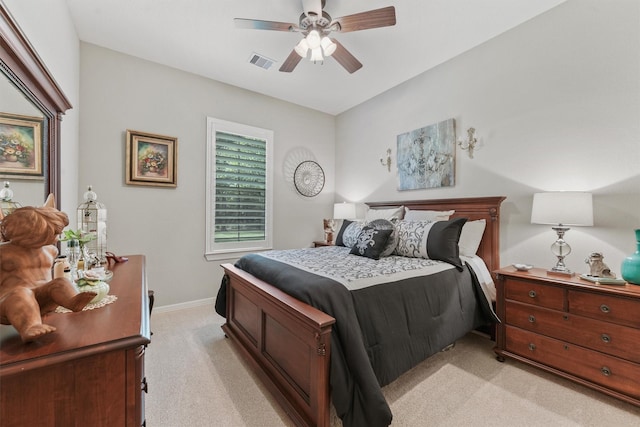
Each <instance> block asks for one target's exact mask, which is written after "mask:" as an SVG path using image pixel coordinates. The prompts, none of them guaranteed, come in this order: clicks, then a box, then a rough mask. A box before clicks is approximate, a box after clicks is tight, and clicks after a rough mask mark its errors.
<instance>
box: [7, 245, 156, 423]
mask: <svg viewBox="0 0 640 427" xmlns="http://www.w3.org/2000/svg"><path fill="white" fill-rule="evenodd" d="M128 258H129V261H127V262H124V263H119V264H115V265H113V264H111V265H110V266H109V268H110V269H112V270H113V273H114V274H113V278H112V279H111V281H110V283H109V284H110V287H111V290H110V292H109V293H110V294H111V295H116V296H117V297H118V299H117V300H116V301H115V302H114V303H112V304H109V305H106V306H104V307H101V308H98V309H95V310H87V311H83V312H80V313H51V314H49V315H47V316H46V317H45V321H46V323H48V324H51V325H54V326H55V327H56V328H57V331H55V332H53V333H51V334H47V335H44V336H43V337H41V338H40V339H39V340H37V341H35V342H32V343H29V344H23V343H22V341H21V340H20V336H19V335H18V333H17V332H16V331H15V329H14V328H13V327H12V326H8V325H2V326H1V327H0V404H1V408H0V423H1V424H2V426H3V427H10V426H11V427H13V426H16V427H17V426H21V427H23V426H43V427H44V426H65V427H72V426H77V427H80V426H92V427H100V426H103V427H113V426H127V427H133V426H135V427H140V426H142V425H145V417H144V394H145V393H146V388H147V385H146V378H145V376H144V352H145V347H146V345H147V344H148V343H149V342H150V340H149V308H148V298H147V284H146V275H145V258H144V256H142V255H134V256H129V257H128Z"/></svg>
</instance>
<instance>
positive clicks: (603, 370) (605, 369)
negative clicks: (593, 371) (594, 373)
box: [600, 366, 611, 377]
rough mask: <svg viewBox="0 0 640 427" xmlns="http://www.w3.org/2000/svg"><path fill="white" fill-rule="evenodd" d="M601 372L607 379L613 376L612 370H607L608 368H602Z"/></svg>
mask: <svg viewBox="0 0 640 427" xmlns="http://www.w3.org/2000/svg"><path fill="white" fill-rule="evenodd" d="M600 372H602V375H604V376H605V377H608V376H610V375H611V369H609V368H607V367H606V366H603V367H602V368H600Z"/></svg>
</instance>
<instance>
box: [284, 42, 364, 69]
mask: <svg viewBox="0 0 640 427" xmlns="http://www.w3.org/2000/svg"><path fill="white" fill-rule="evenodd" d="M331 41H332V42H334V43H335V44H336V51H335V52H333V55H331V56H333V58H334V59H335V60H336V61H338V63H339V64H340V65H342V66H343V67H344V69H345V70H347V71H348V72H349V73H350V74H353V73H355V72H356V71H358V70H359V69H360V68H362V64H361V63H360V61H358V60H357V59H356V57H355V56H353V55H352V54H351V52H349V51H348V50H347V49H345V47H344V46H342V45H341V44H340V42H339V41H338V40H336V39H331ZM294 53H295V51H294Z"/></svg>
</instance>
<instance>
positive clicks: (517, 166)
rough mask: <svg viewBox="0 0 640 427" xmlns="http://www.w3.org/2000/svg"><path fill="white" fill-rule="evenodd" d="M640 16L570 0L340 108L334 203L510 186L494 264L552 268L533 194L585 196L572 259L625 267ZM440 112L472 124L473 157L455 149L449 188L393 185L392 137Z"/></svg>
mask: <svg viewBox="0 0 640 427" xmlns="http://www.w3.org/2000/svg"><path fill="white" fill-rule="evenodd" d="M639 23H640V3H639V2H638V1H637V0H612V1H606V2H603V1H599V0H570V1H568V2H566V3H564V4H562V5H560V6H558V7H557V8H555V9H552V10H551V11H549V12H547V13H545V14H543V15H541V16H539V17H537V18H535V19H533V20H531V21H529V22H527V23H525V24H524V25H521V26H519V27H517V28H515V29H513V30H511V31H509V32H507V33H505V34H503V35H500V36H498V37H496V38H495V39H492V40H490V41H488V42H487V43H485V44H484V45H482V46H480V47H478V48H475V49H473V50H471V51H469V52H467V53H465V54H463V55H460V56H459V57H457V58H454V59H453V60H451V61H449V62H447V63H445V64H443V65H441V66H439V67H437V68H435V69H433V70H431V71H428V72H426V73H424V74H422V75H420V76H418V77H416V78H414V79H412V80H410V81H408V82H405V83H403V84H401V85H399V86H397V87H395V88H393V89H391V90H389V91H388V92H386V93H384V94H381V95H379V96H377V97H375V98H374V99H372V100H369V101H368V102H365V103H363V104H361V105H359V106H357V107H355V108H353V109H351V110H350V111H347V112H345V113H343V114H341V115H339V116H338V117H337V120H336V193H337V198H338V199H339V200H342V199H346V200H350V201H359V202H360V201H369V200H377V201H383V200H384V201H386V200H402V199H405V200H407V199H428V198H447V197H459V196H485V195H486V196H488V195H504V196H507V199H506V201H505V202H504V203H503V205H502V221H501V261H502V264H503V265H507V264H510V263H514V262H529V263H533V264H534V265H537V266H540V267H544V268H548V267H551V266H552V265H553V264H554V263H555V258H554V257H553V256H552V255H551V252H550V250H549V247H550V245H551V243H552V242H553V241H554V240H555V233H554V232H553V231H552V230H551V229H550V227H549V226H544V225H531V224H530V213H531V202H532V194H533V193H534V192H538V191H551V190H581V191H591V192H593V193H594V216H595V226H594V227H589V228H587V227H580V228H578V227H574V228H573V229H572V230H570V231H569V232H568V233H567V235H566V236H565V238H566V240H567V241H568V242H569V244H571V245H572V247H573V253H572V254H571V255H570V256H569V258H568V259H567V265H568V267H569V268H571V269H573V270H575V271H578V272H586V271H587V270H586V266H585V264H584V262H583V261H584V259H585V257H586V256H587V255H588V254H589V253H590V252H592V251H602V252H604V255H605V262H606V263H608V264H609V266H610V267H611V268H612V270H614V271H615V272H617V273H618V274H619V272H620V264H621V262H622V260H623V259H624V257H625V256H626V255H628V254H630V253H632V252H633V251H634V250H635V238H634V236H633V229H634V228H639V227H640V168H639V167H638V165H639V164H640V121H639V118H640V78H639V76H640V54H639V52H640V25H639ZM448 118H455V119H456V122H457V134H458V137H465V136H466V134H467V133H466V130H467V128H469V127H472V126H473V127H475V128H476V129H477V135H478V137H479V138H480V139H481V143H482V145H483V146H482V147H481V149H479V150H478V151H476V153H475V156H474V157H475V158H474V159H470V158H469V157H468V156H467V153H466V152H463V151H460V150H459V149H458V152H457V159H456V168H457V171H456V184H455V186H454V187H447V188H439V189H429V190H418V191H403V192H399V191H397V190H396V169H395V152H396V136H397V135H399V134H401V133H404V132H407V131H411V130H413V129H417V128H421V127H423V126H426V125H429V124H433V123H436V122H438V121H441V120H444V119H448ZM387 148H391V149H392V150H393V161H394V167H393V168H392V172H391V173H388V172H387V170H386V169H385V168H383V167H382V166H381V165H380V160H379V159H380V157H382V156H383V155H385V152H386V150H387ZM353 159H358V160H357V163H354V160H353ZM354 165H357V167H356V166H354Z"/></svg>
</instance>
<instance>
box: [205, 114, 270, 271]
mask: <svg viewBox="0 0 640 427" xmlns="http://www.w3.org/2000/svg"><path fill="white" fill-rule="evenodd" d="M272 144H273V131H270V130H267V129H260V128H256V127H252V126H247V125H242V124H238V123H232V122H227V121H224V120H218V119H214V118H211V117H208V118H207V186H206V187H207V200H206V205H207V212H206V218H207V227H206V235H207V237H206V253H205V257H206V258H207V260H219V259H225V258H235V257H239V256H242V255H244V254H245V253H248V252H256V251H260V250H266V249H271V247H272V237H271V236H272V234H271V230H272V222H273V221H272V206H273V204H272V194H273V191H272V187H273V184H272V176H273V173H272V169H273V168H272V164H271V151H272Z"/></svg>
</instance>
